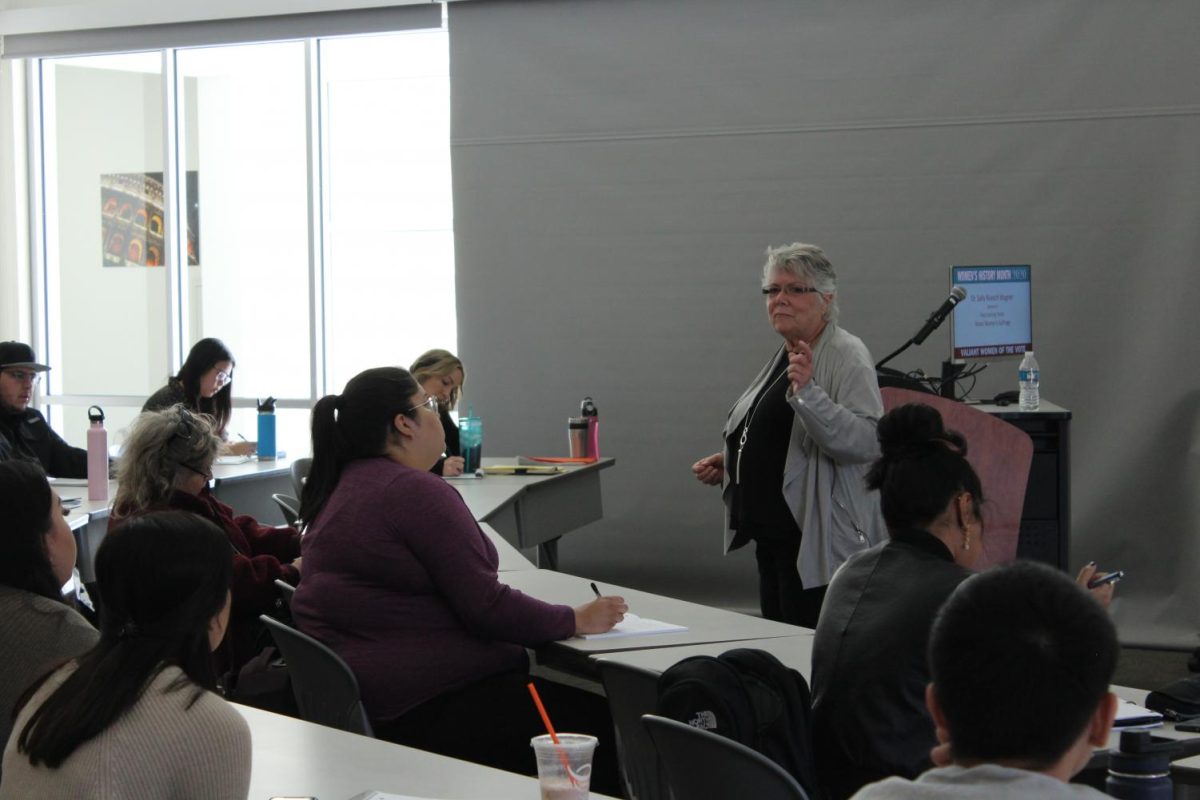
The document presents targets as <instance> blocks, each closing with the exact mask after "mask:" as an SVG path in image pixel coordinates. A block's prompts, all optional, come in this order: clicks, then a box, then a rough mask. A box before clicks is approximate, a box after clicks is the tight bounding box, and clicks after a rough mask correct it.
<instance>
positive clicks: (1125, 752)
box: [1104, 731, 1183, 800]
mask: <svg viewBox="0 0 1200 800" xmlns="http://www.w3.org/2000/svg"><path fill="white" fill-rule="evenodd" d="M1181 744H1182V743H1181V742H1178V741H1174V742H1154V741H1153V740H1152V738H1151V736H1150V734H1149V732H1147V731H1121V743H1120V746H1119V749H1117V750H1110V751H1109V754H1108V759H1109V761H1108V779H1107V780H1106V781H1105V782H1104V789H1105V793H1106V794H1108V795H1109V796H1110V797H1120V798H1123V800H1171V798H1172V797H1174V793H1175V788H1174V785H1173V784H1172V782H1171V760H1172V759H1173V758H1178V757H1180V756H1181V755H1183V752H1182V748H1181Z"/></svg>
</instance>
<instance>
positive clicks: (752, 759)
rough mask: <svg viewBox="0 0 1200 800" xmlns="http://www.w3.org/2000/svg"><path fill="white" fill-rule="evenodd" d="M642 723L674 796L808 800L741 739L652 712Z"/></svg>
mask: <svg viewBox="0 0 1200 800" xmlns="http://www.w3.org/2000/svg"><path fill="white" fill-rule="evenodd" d="M642 724H643V725H644V726H645V728H646V732H647V733H648V734H649V735H650V739H651V740H652V741H653V742H654V748H655V749H656V750H657V751H658V757H659V759H660V761H661V763H662V768H663V772H664V773H665V774H666V778H667V785H668V786H670V788H671V794H672V795H673V796H674V797H675V798H676V800H689V799H690V798H693V797H703V798H706V800H742V798H746V797H753V798H755V800H808V795H807V794H805V793H804V790H803V789H802V788H800V784H798V783H796V780H795V778H793V777H792V776H791V775H788V774H787V772H786V771H785V770H784V769H783V767H781V766H779V765H778V764H776V763H775V762H774V761H772V760H771V759H769V758H767V757H766V756H764V755H762V754H760V753H758V752H755V751H754V750H751V749H750V748H749V747H746V746H745V745H743V744H741V743H739V742H735V741H733V740H732V739H726V738H725V737H724V736H721V735H719V734H716V733H710V732H709V731H705V730H701V729H699V728H693V727H692V726H691V725H687V724H684V723H682V722H678V721H676V720H673V719H667V718H666V717H656V716H654V715H653V714H646V715H645V716H644V717H642Z"/></svg>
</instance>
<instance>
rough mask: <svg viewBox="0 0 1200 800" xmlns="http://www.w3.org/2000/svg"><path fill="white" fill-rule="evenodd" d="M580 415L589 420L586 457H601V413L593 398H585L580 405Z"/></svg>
mask: <svg viewBox="0 0 1200 800" xmlns="http://www.w3.org/2000/svg"><path fill="white" fill-rule="evenodd" d="M579 414H580V416H582V417H583V418H584V419H586V420H587V450H585V451H584V455H585V456H587V457H588V458H599V457H600V412H599V411H597V410H596V404H595V403H594V402H592V398H590V397H585V398H583V402H582V403H580V404H579Z"/></svg>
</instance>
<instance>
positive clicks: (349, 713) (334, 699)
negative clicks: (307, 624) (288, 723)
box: [259, 614, 375, 736]
mask: <svg viewBox="0 0 1200 800" xmlns="http://www.w3.org/2000/svg"><path fill="white" fill-rule="evenodd" d="M259 620H261V621H262V624H264V625H266V626H267V630H269V631H271V636H272V638H274V639H275V644H276V645H277V646H278V647H279V652H281V653H283V657H284V659H285V660H286V661H287V666H288V674H289V676H290V677H291V680H292V693H293V694H294V695H295V696H296V705H297V706H298V707H299V708H300V717H301V718H302V719H305V720H307V721H309V722H315V723H317V724H318V725H325V726H328V727H330V728H338V729H339V730H343V731H349V732H350V733H358V734H361V735H363V736H374V735H375V732H374V731H373V730H372V729H371V722H370V720H368V719H367V712H366V709H364V708H363V704H362V695H361V694H360V693H359V690H358V680H357V679H355V677H354V673H353V672H351V671H350V668H349V667H347V666H346V662H345V661H342V659H341V658H340V657H339V656H338V654H337V653H335V652H333V651H332V650H330V649H329V648H328V647H326V646H325V645H323V644H321V643H320V642H318V641H317V640H316V639H314V638H312V637H311V636H309V635H308V634H305V633H301V632H300V631H298V630H296V629H295V628H291V627H289V626H287V625H284V624H283V623H282V622H280V621H279V620H276V619H272V618H271V617H268V616H267V615H266V614H263V615H261V616H260V617H259Z"/></svg>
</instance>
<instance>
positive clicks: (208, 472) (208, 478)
mask: <svg viewBox="0 0 1200 800" xmlns="http://www.w3.org/2000/svg"><path fill="white" fill-rule="evenodd" d="M179 466H181V467H183V468H184V469H186V470H188V471H189V472H194V473H196V474H197V475H199V476H200V477H201V478H204V480H206V481H211V480H212V477H213V476H212V469H206V470H201V469H196V468H195V467H193V466H192V465H191V464H188V463H186V462H183V461H180V462H179Z"/></svg>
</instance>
